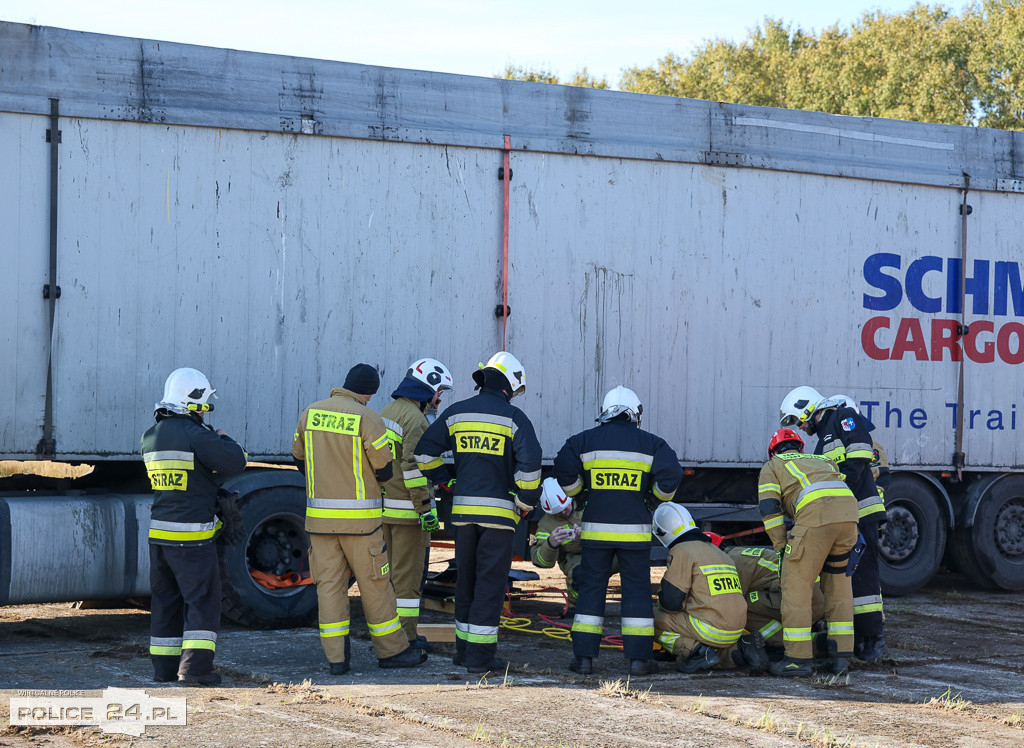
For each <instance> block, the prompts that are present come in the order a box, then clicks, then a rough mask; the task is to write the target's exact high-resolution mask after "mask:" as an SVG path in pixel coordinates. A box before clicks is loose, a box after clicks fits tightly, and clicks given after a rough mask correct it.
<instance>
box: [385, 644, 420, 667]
mask: <svg viewBox="0 0 1024 748" xmlns="http://www.w3.org/2000/svg"><path fill="white" fill-rule="evenodd" d="M426 661H427V653H426V652H424V651H423V650H422V649H416V648H415V647H406V648H405V649H403V650H402V651H401V652H399V653H398V654H396V655H391V657H381V658H379V659H378V660H377V667H382V668H399V667H419V666H420V665H422V664H423V663H424V662H426Z"/></svg>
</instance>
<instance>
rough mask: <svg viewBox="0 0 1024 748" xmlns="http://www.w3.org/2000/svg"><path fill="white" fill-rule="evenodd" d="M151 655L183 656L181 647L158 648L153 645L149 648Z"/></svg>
mask: <svg viewBox="0 0 1024 748" xmlns="http://www.w3.org/2000/svg"><path fill="white" fill-rule="evenodd" d="M149 653H150V654H151V655H171V656H178V655H180V654H181V647H157V646H154V645H152V644H151V645H150V646H149Z"/></svg>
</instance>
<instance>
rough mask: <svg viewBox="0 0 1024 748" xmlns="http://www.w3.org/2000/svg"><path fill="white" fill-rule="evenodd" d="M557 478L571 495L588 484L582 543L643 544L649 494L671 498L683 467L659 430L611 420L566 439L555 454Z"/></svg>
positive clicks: (647, 531) (647, 525) (648, 517)
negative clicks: (655, 430)
mask: <svg viewBox="0 0 1024 748" xmlns="http://www.w3.org/2000/svg"><path fill="white" fill-rule="evenodd" d="M555 478H556V479H557V480H558V482H559V484H560V485H561V486H562V487H563V488H564V489H565V492H566V493H567V494H568V495H569V496H576V495H578V494H579V493H580V492H581V491H583V490H584V489H587V490H588V495H587V503H586V508H585V509H584V510H583V533H582V535H581V536H580V540H581V542H582V543H583V545H584V546H586V545H587V544H588V543H597V544H601V545H608V546H625V547H636V548H639V547H646V546H648V545H650V544H651V511H650V509H648V508H647V498H648V496H649V495H653V496H654V497H655V498H656V499H658V500H660V501H670V500H671V499H672V497H673V496H675V492H676V488H678V487H679V482H680V481H681V480H682V478H683V469H682V468H681V467H680V466H679V459H678V457H676V453H675V451H673V449H672V448H671V447H670V446H669V445H668V443H666V442H665V440H664V439H662V438H661V437H660V436H655V435H654V434H652V433H650V432H649V431H644V430H642V429H640V428H638V427H637V426H636V425H634V424H632V423H629V422H627V421H622V420H612V421H609V422H608V423H603V424H601V425H600V426H596V427H594V428H592V429H588V430H587V431H583V432H580V433H579V434H575V435H573V436H570V437H569V438H568V439H567V440H566V442H565V444H564V445H563V446H562V448H561V449H560V450H558V454H557V455H556V456H555Z"/></svg>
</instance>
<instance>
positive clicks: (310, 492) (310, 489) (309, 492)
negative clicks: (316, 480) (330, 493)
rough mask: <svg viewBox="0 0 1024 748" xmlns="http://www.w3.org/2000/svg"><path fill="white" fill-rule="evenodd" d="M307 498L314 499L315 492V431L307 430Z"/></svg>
mask: <svg viewBox="0 0 1024 748" xmlns="http://www.w3.org/2000/svg"><path fill="white" fill-rule="evenodd" d="M305 442H306V498H307V499H312V498H313V497H314V496H315V495H316V494H314V493H313V432H311V431H307V432H306V438H305Z"/></svg>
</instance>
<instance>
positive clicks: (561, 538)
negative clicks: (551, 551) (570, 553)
mask: <svg viewBox="0 0 1024 748" xmlns="http://www.w3.org/2000/svg"><path fill="white" fill-rule="evenodd" d="M575 535H576V533H575V531H574V530H573V529H572V527H570V526H569V525H562V526H561V527H556V528H555V529H554V530H552V531H551V534H550V535H548V545H550V546H551V547H552V548H557V547H558V546H560V545H562V544H563V543H568V542H569V541H570V540H572V539H573V538H574V537H575Z"/></svg>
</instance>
